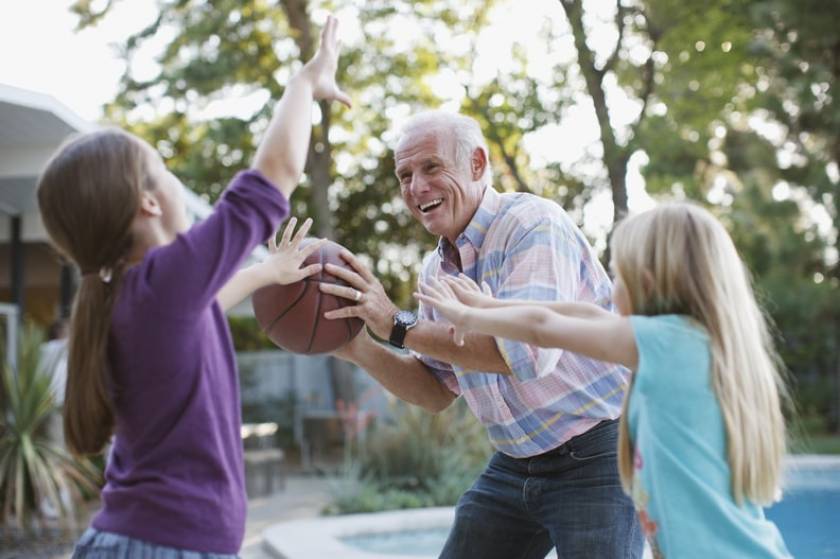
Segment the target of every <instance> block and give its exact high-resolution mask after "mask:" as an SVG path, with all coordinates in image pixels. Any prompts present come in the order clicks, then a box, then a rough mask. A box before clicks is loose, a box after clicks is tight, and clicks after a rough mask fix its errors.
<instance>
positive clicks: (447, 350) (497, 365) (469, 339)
mask: <svg viewBox="0 0 840 559" xmlns="http://www.w3.org/2000/svg"><path fill="white" fill-rule="evenodd" d="M405 345H406V346H407V347H409V348H411V349H413V350H414V351H416V352H418V353H421V354H423V355H428V356H429V357H432V358H433V359H437V360H438V361H443V362H444V363H451V364H453V365H457V366H459V367H461V368H462V369H466V370H468V371H481V372H488V373H501V374H505V375H509V374H510V372H511V371H510V368H509V367H508V364H507V363H506V362H505V360H504V358H502V354H501V353H500V352H499V347H498V346H497V345H496V340H495V339H494V338H493V337H492V336H485V335H483V334H467V335H466V336H465V337H464V345H462V346H459V345H455V343H454V342H453V341H452V334H451V333H450V331H449V326H448V325H445V324H436V323H434V322H431V321H428V320H421V321H420V322H419V323H417V326H415V327H414V328H412V329H411V330H409V331H408V333H407V334H406V337H405Z"/></svg>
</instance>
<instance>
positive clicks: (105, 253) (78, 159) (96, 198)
mask: <svg viewBox="0 0 840 559" xmlns="http://www.w3.org/2000/svg"><path fill="white" fill-rule="evenodd" d="M336 33H337V21H336V20H335V19H334V18H333V17H332V16H330V17H329V18H328V20H327V23H326V25H325V27H324V29H323V31H322V33H321V47H320V50H319V51H318V53H317V54H316V55H315V56H314V57H313V58H312V60H311V61H310V62H309V63H308V64H306V65H305V66H304V67H303V68H302V69H301V70H300V72H298V73H297V74H296V75H295V76H294V77H293V78H292V79H291V80H290V81H289V83H288V85H287V87H286V90H285V92H284V94H283V97H282V98H281V100H280V102H279V103H278V105H277V107H276V109H275V114H274V117H273V119H272V121H271V124H270V125H269V128H268V130H267V132H266V135H265V138H264V139H263V141H262V143H261V144H260V146H259V148H258V150H257V154H256V156H255V159H254V164H253V169H252V170H249V171H246V172H243V173H240V174H239V175H237V176H236V177H235V178H234V180H233V181H232V182H231V185H230V186H229V188H228V189H227V191H226V192H225V193H224V195H223V196H222V198H221V199H220V201H219V203H218V205H217V206H216V208H215V211H214V212H213V214H212V215H211V216H210V217H208V218H207V219H206V220H204V221H202V222H201V223H198V224H196V225H194V226H192V227H190V226H189V221H188V219H187V214H186V211H185V205H184V199H183V194H182V189H183V186H182V185H181V183H180V182H179V181H178V179H177V178H175V177H174V176H173V175H172V174H171V173H169V172H168V171H167V170H166V167H165V166H164V164H163V161H162V160H161V158H160V156H159V155H158V154H157V153H156V152H155V151H154V150H153V149H152V148H151V147H150V146H149V145H148V144H146V143H144V142H143V141H141V140H139V139H138V138H136V137H134V136H132V135H130V134H127V133H124V132H121V131H118V130H104V131H99V132H94V133H92V134H87V135H84V136H81V137H79V138H76V139H74V140H72V141H71V142H70V143H68V144H66V145H65V146H63V147H62V148H61V149H60V150H59V152H58V153H57V154H56V155H55V156H54V157H53V158H52V160H51V161H50V162H49V164H48V166H47V169H46V170H45V171H44V173H43V175H42V176H41V179H40V182H39V185H38V203H39V206H40V210H41V215H42V216H43V220H44V224H45V226H46V229H47V231H48V233H49V235H50V238H51V240H52V243H53V244H54V245H55V247H56V248H57V249H58V250H59V251H60V252H61V254H63V255H64V256H65V257H66V258H68V259H69V260H72V261H73V262H74V263H75V264H76V265H77V266H79V268H80V269H81V272H82V281H81V285H80V288H79V292H78V294H77V297H76V301H75V304H74V308H73V316H72V326H71V331H70V343H69V346H70V356H69V362H68V379H67V388H66V396H65V403H64V410H65V412H64V413H65V415H64V429H65V435H66V440H67V444H68V446H69V448H70V450H71V451H73V452H74V453H77V454H95V453H99V452H101V451H102V449H103V447H104V446H105V444H106V442H107V441H108V440H109V439H110V437H111V435H112V434H113V435H114V441H113V448H112V453H111V459H110V460H109V463H108V466H107V468H106V471H105V479H106V483H105V487H104V488H103V490H102V509H101V510H100V511H99V513H98V514H97V515H96V516H95V517H94V519H93V521H92V526H91V528H90V529H89V530H88V531H87V532H86V533H85V534H84V535H83V536H82V538H81V540H80V541H79V543H78V544H77V546H76V550H75V553H74V557H78V558H85V557H94V556H95V557H107V558H112V557H113V558H117V557H133V556H139V555H142V556H147V555H148V556H154V557H181V556H183V555H184V554H185V553H186V552H198V553H199V554H201V555H202V556H204V557H219V556H222V557H224V556H234V555H235V554H236V553H237V552H238V551H239V547H240V545H241V543H242V537H243V534H244V527H245V489H244V466H243V459H242V443H241V439H240V434H239V433H240V424H241V416H240V404H239V384H238V376H237V372H236V364H235V360H234V352H233V346H232V343H231V338H230V332H229V330H228V326H227V321H226V320H225V317H224V310H225V309H228V308H230V307H232V306H233V305H235V304H236V303H238V302H239V301H241V300H242V299H244V298H245V297H246V296H247V295H248V294H250V293H251V292H252V291H254V290H255V289H257V288H259V287H261V286H264V285H268V284H271V283H284V284H285V283H291V282H294V281H298V280H300V279H302V278H304V277H306V276H309V275H311V274H313V273H316V272H317V271H319V269H320V265H317V264H316V265H312V266H307V267H305V268H301V264H302V263H303V261H304V260H305V258H306V256H307V255H308V254H310V253H311V252H313V251H315V250H317V248H318V246H319V244H318V243H313V244H312V245H309V246H307V247H306V248H305V249H301V248H300V246H299V245H300V241H301V240H302V239H303V237H304V236H305V235H306V232H307V231H308V229H309V227H310V225H311V221H310V220H307V222H306V223H304V225H303V226H302V227H301V228H300V229H299V230H298V232H297V233H296V234H294V236H293V232H294V227H295V220H294V219H292V220H291V222H290V223H289V225H288V226H287V227H286V229H285V231H284V233H283V236H282V239H281V241H280V243H279V244H275V243H274V240H273V239H274V237H273V233H274V231H275V230H276V228H277V226H278V225H279V224H280V222H281V221H283V219H284V218H285V217H286V216H287V215H288V213H289V203H288V198H289V196H290V195H291V194H292V192H293V191H294V190H295V188H296V186H297V182H298V179H299V178H300V174H301V173H302V171H303V165H304V162H305V160H306V153H307V149H308V145H309V134H310V123H311V115H310V111H311V106H312V101H313V99H332V100H338V101H340V102H342V103H344V104H346V105H348V106H349V104H350V100H349V98H348V97H347V95H345V94H344V93H343V92H342V91H341V90H340V89H339V88H338V86H337V85H336V83H335V71H336V67H337V61H338V40H337V34H336ZM266 238H269V239H270V240H269V248H270V256H269V257H268V258H267V259H266V260H265V261H264V262H262V263H260V264H256V265H254V266H251V267H249V268H245V269H243V270H240V271H239V272H237V270H238V269H239V267H240V265H241V264H242V262H243V261H244V259H245V258H246V257H247V255H248V254H249V253H250V252H251V251H252V250H253V248H254V247H255V246H256V245H257V244H259V243H260V242H262V241H264V240H265V239H266ZM190 556H191V557H193V556H195V555H190Z"/></svg>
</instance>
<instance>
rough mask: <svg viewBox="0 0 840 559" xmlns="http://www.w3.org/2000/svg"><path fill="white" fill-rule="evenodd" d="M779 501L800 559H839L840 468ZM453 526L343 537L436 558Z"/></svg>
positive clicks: (772, 515)
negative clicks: (450, 527)
mask: <svg viewBox="0 0 840 559" xmlns="http://www.w3.org/2000/svg"><path fill="white" fill-rule="evenodd" d="M786 485H787V487H786V490H785V495H784V498H783V499H782V501H781V502H779V503H777V504H776V505H774V506H773V507H771V508H769V509H767V511H766V513H767V517H768V518H769V519H771V520H772V521H773V522H775V523H776V525H777V526H778V527H779V530H780V531H781V532H782V536H783V537H784V539H785V543H786V544H787V546H788V549H789V550H790V552H791V553H792V554H793V556H794V557H797V558H798V559H829V558H833V559H836V558H838V557H840V469H838V468H820V469H813V470H798V471H796V470H795V471H792V472H790V473H789V474H788V476H787V483H786ZM448 532H449V528H435V529H430V530H416V531H402V532H387V533H376V534H364V535H359V536H351V537H347V538H342V540H343V541H344V542H345V543H347V544H349V545H351V546H353V547H356V548H358V549H363V550H365V551H370V552H375V553H390V554H394V555H405V556H406V557H411V556H415V557H416V556H433V557H436V556H437V555H438V554H439V553H440V550H441V549H442V548H443V544H444V542H445V541H446V536H447V534H448Z"/></svg>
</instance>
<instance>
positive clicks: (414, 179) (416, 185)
mask: <svg viewBox="0 0 840 559" xmlns="http://www.w3.org/2000/svg"><path fill="white" fill-rule="evenodd" d="M409 189H410V191H411V194H412V195H413V196H416V195H417V194H422V193H424V192H426V191H428V190H429V183H428V181H426V179H425V178H423V175H422V174H420V173H415V174H414V175H412V176H411V184H410V185H409Z"/></svg>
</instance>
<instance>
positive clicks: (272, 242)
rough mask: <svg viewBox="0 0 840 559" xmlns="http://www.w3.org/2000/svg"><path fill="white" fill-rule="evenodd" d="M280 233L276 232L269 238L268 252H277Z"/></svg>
mask: <svg viewBox="0 0 840 559" xmlns="http://www.w3.org/2000/svg"><path fill="white" fill-rule="evenodd" d="M279 232H280V231H279V230H278V231H275V232H274V234H273V235H271V236H270V237H269V238H268V252H269V254H271V253H272V252H277V233H279Z"/></svg>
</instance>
